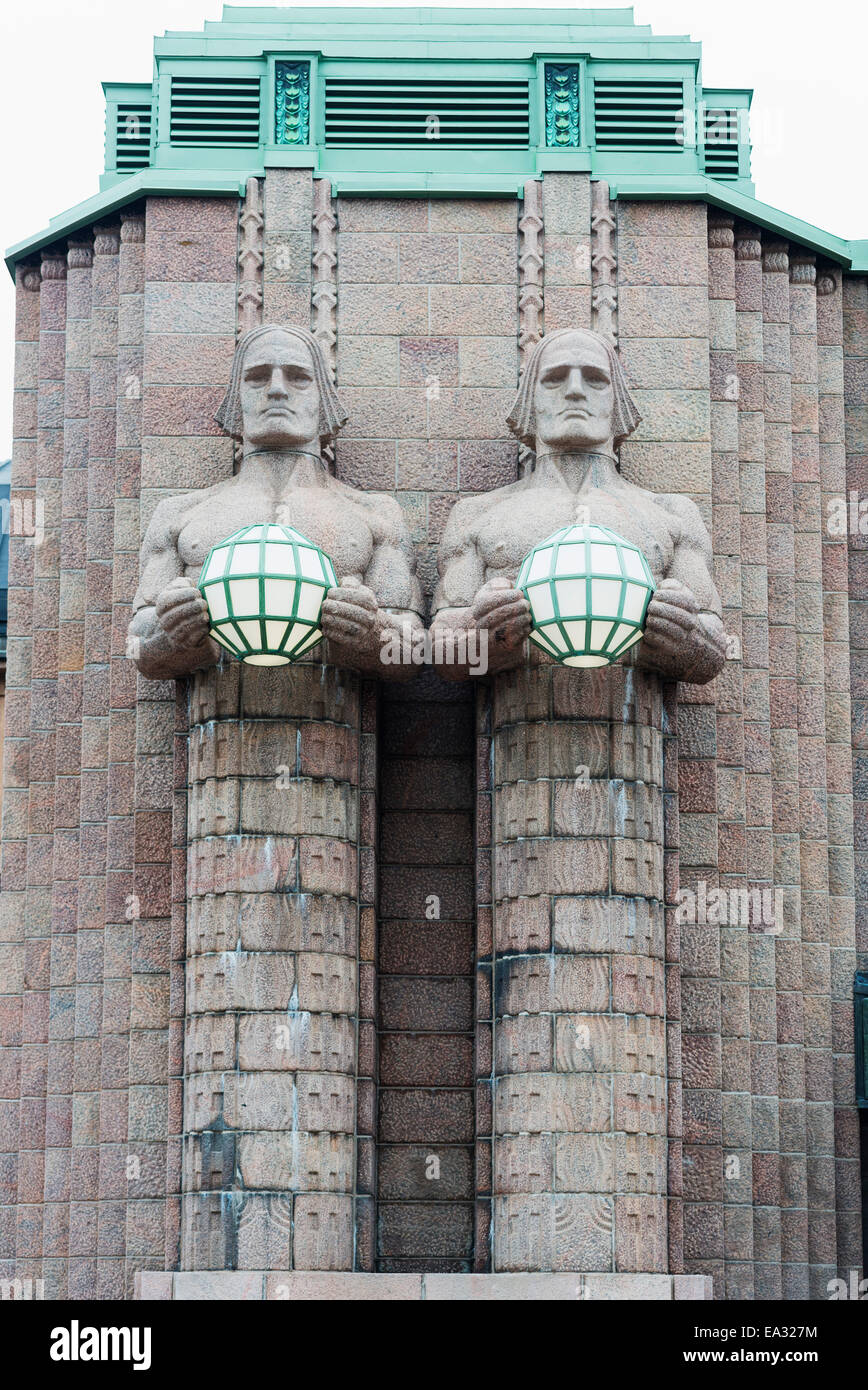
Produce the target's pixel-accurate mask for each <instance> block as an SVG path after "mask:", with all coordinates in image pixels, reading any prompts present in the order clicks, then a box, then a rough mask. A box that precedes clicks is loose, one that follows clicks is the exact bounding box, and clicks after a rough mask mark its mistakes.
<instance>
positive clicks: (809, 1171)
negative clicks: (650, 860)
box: [790, 251, 835, 1298]
mask: <svg viewBox="0 0 868 1390" xmlns="http://www.w3.org/2000/svg"><path fill="white" fill-rule="evenodd" d="M816 278H817V270H816V264H815V258H814V256H813V255H811V254H809V253H807V252H795V251H793V252H792V253H791V257H790V356H791V362H792V402H793V519H794V526H795V537H794V540H795V572H796V626H797V633H798V636H797V647H796V673H797V680H798V699H799V831H800V837H801V852H800V861H801V906H802V910H801V914H800V926H801V967H802V1001H801V1011H802V1044H803V1048H804V1054H803V1068H804V1088H803V1092H802V1094H803V1096H804V1111H805V1158H804V1160H803V1163H804V1169H803V1172H802V1164H801V1163H800V1164H799V1170H800V1171H799V1176H800V1181H801V1184H802V1191H803V1193H804V1197H803V1200H804V1207H805V1214H804V1232H803V1248H804V1251H805V1259H806V1262H807V1269H806V1270H805V1274H804V1276H803V1280H802V1291H803V1292H802V1296H803V1297H805V1298H808V1297H811V1296H814V1297H820V1298H822V1297H824V1296H826V1295H827V1290H826V1285H827V1284H828V1281H829V1279H831V1278H833V1277H834V1274H835V1223H834V1213H833V1210H832V1206H831V1205H830V1204H831V1203H832V1199H833V1190H832V1186H831V1184H830V1182H829V1181H828V1179H829V1177H830V1176H831V1154H832V1152H833V1150H834V1122H833V1113H832V1103H831V1097H830V1096H829V1092H828V1085H829V1082H830V1081H831V1079H832V1072H831V1055H830V1053H829V1050H828V1049H829V1045H830V1042H831V1037H830V1007H829V996H830V991H831V979H830V958H829V946H828V939H829V845H828V840H829V823H828V791H827V769H826V665H825V657H826V647H825V631H824V629H825V617H824V595H823V586H824V581H823V512H822V488H821V482H820V441H819V389H818V349H817V293H816ZM823 1157H825V1158H826V1164H825V1165H822V1164H821V1163H819V1162H818V1160H822V1158H823ZM824 1166H825V1168H826V1170H827V1172H826V1179H825V1180H824V1177H823V1167H824Z"/></svg>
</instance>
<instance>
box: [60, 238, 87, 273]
mask: <svg viewBox="0 0 868 1390" xmlns="http://www.w3.org/2000/svg"><path fill="white" fill-rule="evenodd" d="M66 264H67V266H68V267H69V269H70V270H87V269H88V267H89V266H92V265H93V242H90V241H71V242H70V243H69V246H68V249H67V252H66Z"/></svg>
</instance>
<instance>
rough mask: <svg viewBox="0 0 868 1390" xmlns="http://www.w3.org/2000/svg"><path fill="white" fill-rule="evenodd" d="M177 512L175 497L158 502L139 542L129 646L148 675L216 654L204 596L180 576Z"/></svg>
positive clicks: (211, 661) (200, 663)
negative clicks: (209, 628)
mask: <svg viewBox="0 0 868 1390" xmlns="http://www.w3.org/2000/svg"><path fill="white" fill-rule="evenodd" d="M179 512H180V505H179V501H178V499H176V498H167V499H164V500H163V501H162V502H160V503H159V504H158V505H157V508H156V511H155V512H154V515H153V517H152V518H151V522H150V525H149V526H148V529H147V531H146V532H145V539H144V543H143V545H142V554H141V570H140V576H139V587H138V590H137V592H136V596H135V599H134V600H133V617H132V620H131V622H130V625H129V629H128V633H127V652H128V654H129V655H130V656H132V658H133V660H134V661H135V663H136V665H137V666H138V668H139V670H140V671H141V673H142V675H143V676H147V677H148V678H149V679H150V680H171V679H173V678H175V677H179V676H186V675H189V673H190V672H191V671H196V670H199V669H200V668H201V667H204V666H213V665H215V663H216V662H217V661H218V660H219V658H220V648H219V647H218V646H217V644H216V642H214V641H212V639H211V638H210V637H209V636H208V609H207V605H206V603H205V600H204V598H203V597H202V595H201V594H200V593H199V590H198V589H197V588H196V587H195V585H193V583H192V582H191V580H189V579H186V578H185V577H184V573H183V565H182V564H181V557H180V555H179V553H178V530H179V525H178V518H179Z"/></svg>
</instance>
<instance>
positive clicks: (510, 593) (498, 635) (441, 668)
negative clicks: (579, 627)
mask: <svg viewBox="0 0 868 1390" xmlns="http://www.w3.org/2000/svg"><path fill="white" fill-rule="evenodd" d="M472 506H473V502H472V501H471V500H470V499H467V500H466V501H464V502H456V504H455V506H454V507H453V508H452V511H451V512H450V514H449V520H448V521H447V523H446V528H445V530H444V532H443V539H442V541H441V543H440V555H439V562H438V563H439V570H440V582H439V584H438V585H437V589H436V592H435V594H434V604H433V619H432V622H431V649H432V655H433V664H434V666H435V667H436V669H437V671H438V673H439V675H441V676H442V677H443V678H444V680H453V681H458V680H467V678H468V677H469V676H478V675H486V674H488V673H491V672H496V671H504V670H507V669H508V668H509V667H512V666H518V665H520V664H521V662H522V661H523V660H524V643H525V638H526V637H527V634H528V632H529V631H530V605H529V604H528V602H527V599H525V597H524V596H523V594H521V593H519V592H518V590H516V589H515V588H514V586H513V583H512V581H511V580H510V579H507V578H495V579H490V580H489V581H488V582H486V579H485V562H484V560H483V557H482V555H481V554H480V552H479V547H478V545H477V542H476V532H475V527H474V526H473V525H472V524H471V515H470V512H471V508H472Z"/></svg>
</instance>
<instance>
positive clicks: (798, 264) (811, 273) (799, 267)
mask: <svg viewBox="0 0 868 1390" xmlns="http://www.w3.org/2000/svg"><path fill="white" fill-rule="evenodd" d="M816 278H817V260H816V257H815V256H813V255H812V254H811V252H810V251H796V250H793V251H792V252H791V253H790V283H791V284H793V285H813V284H814V282H815V281H816Z"/></svg>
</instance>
